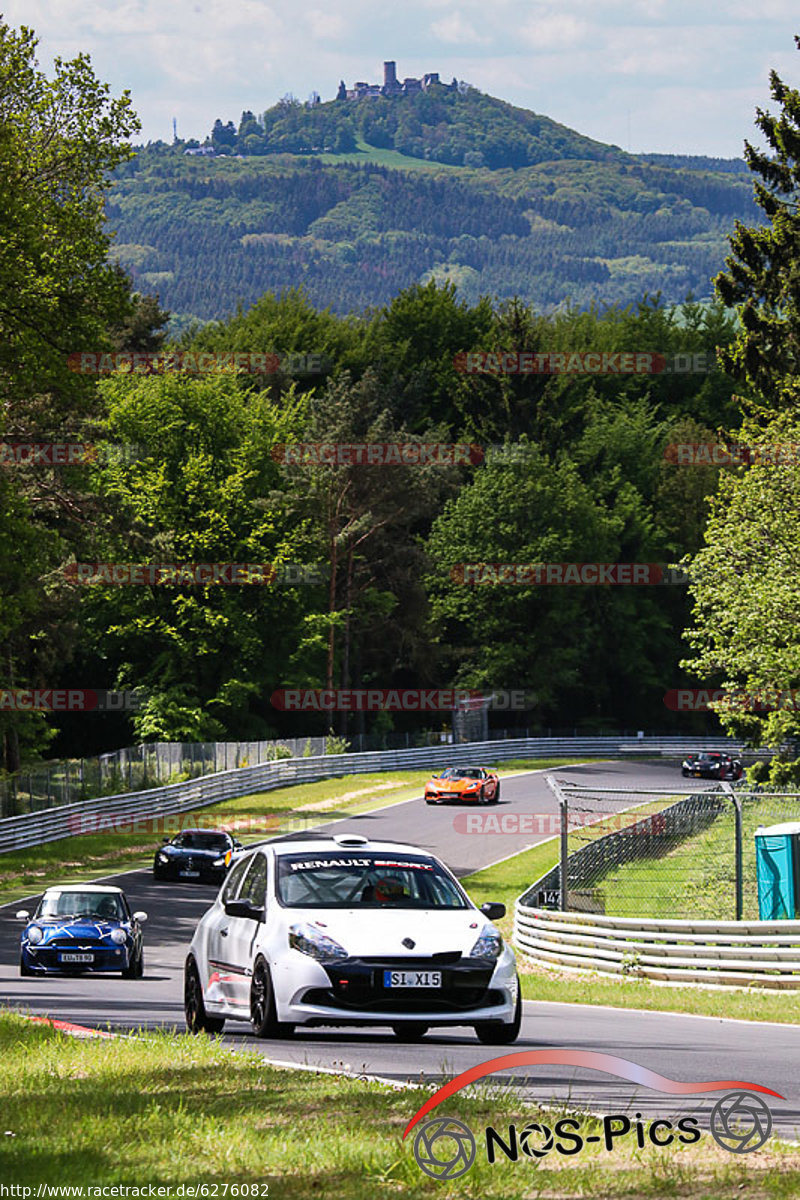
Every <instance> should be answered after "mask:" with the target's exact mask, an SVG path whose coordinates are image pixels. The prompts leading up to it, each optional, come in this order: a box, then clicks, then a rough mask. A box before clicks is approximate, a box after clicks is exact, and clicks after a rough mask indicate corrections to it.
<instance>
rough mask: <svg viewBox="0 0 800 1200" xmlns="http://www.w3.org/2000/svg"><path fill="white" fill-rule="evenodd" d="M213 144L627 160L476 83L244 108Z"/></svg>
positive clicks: (448, 156)
mask: <svg viewBox="0 0 800 1200" xmlns="http://www.w3.org/2000/svg"><path fill="white" fill-rule="evenodd" d="M209 132H210V138H209V141H210V142H211V144H212V145H213V146H214V147H215V148H216V149H217V150H227V151H229V152H231V153H236V154H247V155H260V154H276V153H281V152H282V153H291V154H313V153H324V152H325V151H335V152H337V153H345V152H348V151H351V150H354V149H355V148H356V145H357V143H358V142H359V141H363V142H366V143H369V145H371V146H375V147H377V148H379V149H389V150H396V151H397V152H398V153H400V154H404V155H407V156H408V157H411V158H421V159H427V160H428V161H430V162H439V163H448V164H450V165H453V166H459V167H490V168H492V169H498V168H500V167H529V166H534V165H535V164H536V163H540V162H551V161H552V160H553V159H565V158H578V159H590V160H591V159H594V160H597V161H600V162H605V161H611V160H614V159H620V158H622V157H624V155H623V152H622V151H621V150H620V148H619V146H607V145H606V144H605V143H603V142H596V141H594V140H593V139H592V138H588V137H584V135H583V134H580V133H576V132H575V130H574V129H568V128H567V126H566V125H559V124H558V123H557V122H556V121H552V120H551V119H550V118H549V117H544V116H541V115H540V114H539V113H534V112H529V111H528V110H527V109H525V108H515V107H514V105H513V104H508V103H506V101H505V100H498V99H497V98H496V97H495V96H487V95H485V94H484V93H483V92H479V91H478V90H477V88H471V87H468V86H466V85H462V87H460V88H457V87H455V81H454V86H453V89H452V90H451V89H450V88H448V87H439V86H435V85H434V86H433V87H432V88H430V89H429V90H428V91H426V92H419V93H417V94H415V95H409V96H393V97H388V96H377V97H370V98H365V99H362V100H332V101H329V102H328V103H326V104H301V103H300V101H299V100H294V99H292V98H287V99H284V100H281V101H280V102H279V103H278V104H276V105H274V106H273V107H272V108H270V109H267V111H266V112H265V113H263V114H262V115H261V117H260V118H258V119H256V117H255V116H254V114H253V113H252V112H244V113H242V116H241V120H240V121H239V125H238V127H237V126H235V125H234V124H233V122H232V121H229V122H228V123H227V124H226V125H223V123H222V122H221V121H219V120H218V121H217V122H216V123H215V125H214V128H213V130H210V131H209Z"/></svg>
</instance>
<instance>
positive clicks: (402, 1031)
mask: <svg viewBox="0 0 800 1200" xmlns="http://www.w3.org/2000/svg"><path fill="white" fill-rule="evenodd" d="M392 1032H393V1033H394V1036H395V1037H396V1038H397V1040H398V1042H419V1041H421V1040H422V1038H424V1037H425V1034H426V1033H427V1032H428V1026H427V1025H425V1024H423V1022H422V1021H404V1022H403V1024H402V1025H393V1026H392Z"/></svg>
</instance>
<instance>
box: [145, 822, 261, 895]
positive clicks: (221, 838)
mask: <svg viewBox="0 0 800 1200" xmlns="http://www.w3.org/2000/svg"><path fill="white" fill-rule="evenodd" d="M240 849H241V842H237V841H236V838H233V837H231V835H230V834H229V833H225V831H224V830H222V829H184V830H183V831H182V832H181V833H177V834H176V835H175V837H173V838H165V839H164V844H163V845H162V846H161V847H160V848H159V849H158V850H156V856H155V858H154V859H153V878H154V879H196V880H198V881H199V882H200V883H222V881H223V879H224V878H225V876H226V874H227V871H228V867H229V865H230V861H231V858H232V857H233V854H234V852H235V851H236V850H240Z"/></svg>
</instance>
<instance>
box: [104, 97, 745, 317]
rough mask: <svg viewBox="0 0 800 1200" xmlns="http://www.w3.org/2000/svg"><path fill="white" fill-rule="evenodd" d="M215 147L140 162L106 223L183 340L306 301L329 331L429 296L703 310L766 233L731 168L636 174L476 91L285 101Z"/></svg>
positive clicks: (152, 149)
mask: <svg viewBox="0 0 800 1200" xmlns="http://www.w3.org/2000/svg"><path fill="white" fill-rule="evenodd" d="M212 142H213V148H214V149H215V153H214V155H213V156H208V157H206V156H203V155H187V154H186V153H185V150H186V149H187V146H186V145H185V144H183V143H177V144H176V145H175V146H167V145H165V144H163V143H157V144H155V145H150V146H148V147H147V148H145V149H142V150H141V151H140V153H139V154H138V155H137V157H136V158H135V159H134V160H133V161H132V162H130V163H126V164H124V165H123V166H122V167H120V168H118V169H117V172H116V176H115V185H114V188H113V190H112V192H111V195H110V200H109V205H108V214H109V219H110V224H111V227H112V228H113V229H114V230H115V233H116V245H115V250H114V253H115V256H116V257H117V258H118V259H119V261H120V262H121V263H122V264H123V265H124V266H125V267H126V268H127V269H128V270H130V272H131V273H132V275H133V277H134V281H135V283H136V286H137V287H138V288H139V289H140V290H142V291H145V292H156V293H158V295H159V297H160V300H161V303H162V305H164V306H165V307H166V308H168V309H170V310H171V311H172V312H173V313H175V314H177V319H178V322H179V323H180V321H181V320H182V319H183V320H186V319H188V318H190V317H197V318H200V319H202V320H209V319H215V318H220V317H223V316H225V315H226V314H228V313H230V312H232V311H234V310H235V308H236V307H237V305H238V304H240V303H241V304H244V305H245V306H247V305H249V304H251V303H253V302H254V301H255V300H256V299H257V298H258V297H259V296H261V295H262V294H263V293H265V292H267V291H281V290H283V289H285V288H287V287H292V286H297V285H300V284H302V285H303V286H304V288H305V290H306V292H307V294H308V296H309V298H310V300H311V301H312V303H314V304H315V305H317V306H321V307H324V306H330V307H331V308H332V309H333V310H334V311H335V312H338V313H346V312H350V311H362V310H364V309H365V308H369V307H372V306H376V305H381V304H385V303H387V302H388V301H389V300H390V299H391V298H392V297H393V296H394V295H396V294H397V292H398V291H399V290H400V289H402V288H405V287H407V286H410V285H412V284H414V283H417V282H425V281H427V280H428V279H431V278H433V279H436V280H438V281H444V280H450V281H452V282H453V283H455V284H456V286H457V288H458V290H459V293H460V294H461V295H462V296H463V298H464V299H465V300H468V301H470V302H474V301H475V300H476V299H477V298H478V297H479V296H480V295H490V296H493V297H497V298H505V297H509V296H513V295H517V296H520V297H522V298H523V299H525V300H526V301H527V302H529V303H532V304H534V305H535V306H537V307H538V308H540V309H545V310H550V309H552V308H553V307H555V306H556V305H559V304H563V303H565V302H570V303H572V304H573V305H576V306H578V307H586V306H588V305H590V304H591V303H592V302H599V303H600V304H606V303H620V304H623V305H624V304H627V303H631V302H635V301H637V300H638V299H639V298H640V297H641V296H642V295H643V294H644V293H646V292H650V293H655V292H659V291H660V292H661V293H662V296H663V297H664V299H665V300H666V301H668V302H678V301H681V300H683V299H684V298H685V297H686V295H687V294H688V293H692V294H693V295H694V296H695V297H696V298H698V299H703V298H706V297H708V296H710V294H711V279H712V277H713V276H714V275H715V274H716V272H717V271H718V270H719V269H720V268H721V266H722V263H723V259H724V256H725V254H726V253H727V249H728V243H727V235H728V233H729V232H730V231H731V230H732V228H733V224H734V221H735V219H736V218H740V219H741V220H743V221H746V222H750V223H752V222H753V221H755V220H757V210H756V209H755V207H754V205H753V201H752V183H751V180H750V176H749V174H748V173H746V172H745V173H742V172H741V171H740V170H739V169H738V164H737V163H736V162H735V161H726V160H714V159H698V160H693V159H691V158H678V159H674V158H671V157H669V156H655V155H653V156H647V157H639V158H637V157H635V156H631V155H628V154H625V153H624V152H623V151H621V150H620V149H619V148H618V147H616V146H606V145H603V144H602V143H599V142H595V141H592V140H591V139H589V138H584V137H582V136H581V135H580V134H578V133H575V132H574V131H572V130H569V129H566V128H565V127H564V126H560V125H557V124H556V123H555V122H553V121H550V120H549V119H548V118H546V117H541V116H538V115H537V114H534V113H528V112H525V110H522V109H517V108H513V107H512V106H511V105H508V104H505V103H503V102H502V101H498V100H494V99H493V98H492V97H488V96H483V95H482V94H481V93H477V92H474V91H473V90H470V91H467V92H466V93H460V92H458V91H455V90H454V91H452V92H447V91H444V90H442V94H438V93H437V94H431V93H428V94H424V95H420V96H416V97H412V96H409V97H398V98H393V99H391V100H389V99H386V98H384V97H381V98H377V99H369V100H362V101H335V102H333V101H332V102H330V103H328V104H316V105H310V106H309V105H302V104H299V103H298V102H290V101H287V102H282V103H281V104H279V105H277V106H275V108H273V109H270V110H268V112H266V113H264V114H263V115H262V116H261V118H260V119H259V120H256V119H255V117H254V116H253V114H252V113H244V114H242V119H241V121H240V122H239V126H238V127H236V126H234V125H233V123H232V122H231V123H228V125H223V124H222V122H217V124H216V125H215V128H214V131H213V138H212V139H209V146H211V145H212ZM287 151H292V152H291V153H288V152H287ZM437 160H438V161H437ZM481 163H484V164H486V163H488V164H489V165H480V164H481Z"/></svg>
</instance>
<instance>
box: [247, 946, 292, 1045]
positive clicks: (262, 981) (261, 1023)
mask: <svg viewBox="0 0 800 1200" xmlns="http://www.w3.org/2000/svg"><path fill="white" fill-rule="evenodd" d="M250 1024H251V1026H252V1029H253V1033H254V1034H255V1035H256V1037H261V1038H281V1037H290V1036H291V1035H292V1033H293V1032H294V1025H291V1024H289V1023H288V1022H287V1021H279V1020H278V1017H277V1014H276V1011H275V993H274V991H273V990H272V977H271V975H270V973H269V967H268V966H267V964H266V963H265V962H264V959H263V958H259V959H258V960H257V962H256V965H255V967H254V968H253V981H252V983H251V984H250Z"/></svg>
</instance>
